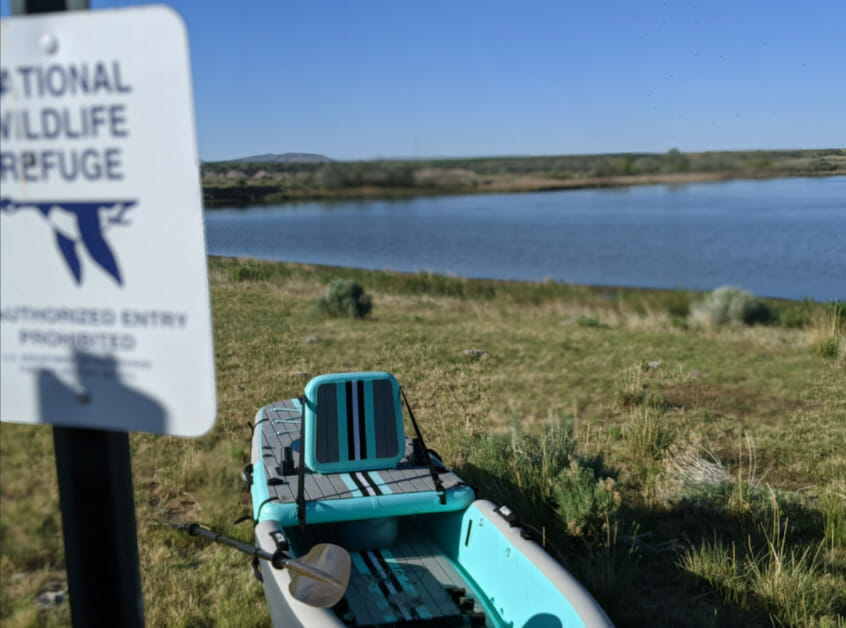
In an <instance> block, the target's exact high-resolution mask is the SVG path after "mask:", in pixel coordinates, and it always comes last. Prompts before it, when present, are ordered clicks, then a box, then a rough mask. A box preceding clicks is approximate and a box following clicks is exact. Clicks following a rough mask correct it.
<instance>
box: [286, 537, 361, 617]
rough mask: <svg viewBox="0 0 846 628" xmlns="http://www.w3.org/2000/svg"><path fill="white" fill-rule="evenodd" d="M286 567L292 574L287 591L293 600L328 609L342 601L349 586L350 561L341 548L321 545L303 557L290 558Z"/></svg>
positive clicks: (329, 544) (345, 551)
mask: <svg viewBox="0 0 846 628" xmlns="http://www.w3.org/2000/svg"><path fill="white" fill-rule="evenodd" d="M285 568H286V569H288V571H289V572H290V573H291V584H290V585H288V591H289V592H290V593H291V596H292V597H293V598H294V599H297V600H299V601H300V602H303V603H304V604H308V605H309V606H318V607H321V608H327V607H329V606H334V605H335V604H337V603H338V602H340V601H341V598H342V597H344V593H346V592H347V585H348V584H349V583H350V569H351V568H352V560H351V559H350V555H349V552H347V550H345V549H344V548H343V547H340V546H338V545H332V544H331V543H320V544H319V545H315V546H314V547H312V548H311V551H310V552H309V553H308V554H306V555H305V556H303V557H302V558H298V559H293V558H289V559H287V560H286V561H285Z"/></svg>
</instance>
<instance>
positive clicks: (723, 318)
mask: <svg viewBox="0 0 846 628" xmlns="http://www.w3.org/2000/svg"><path fill="white" fill-rule="evenodd" d="M690 313H691V317H692V318H693V319H694V320H697V321H699V322H702V323H707V324H708V325H723V324H725V323H731V324H735V325H738V324H743V325H755V324H763V325H766V324H768V323H771V322H773V321H774V320H775V313H774V312H773V310H772V308H770V306H769V305H767V304H766V303H765V302H764V301H762V300H761V299H759V298H758V297H756V296H755V295H754V294H752V293H751V292H746V291H745V290H741V289H740V288H734V287H731V286H721V287H719V288H717V289H716V290H714V291H713V292H710V293H708V294H707V295H706V296H705V298H704V299H703V300H702V301H698V302H696V303H694V304H693V305H692V306H691V308H690Z"/></svg>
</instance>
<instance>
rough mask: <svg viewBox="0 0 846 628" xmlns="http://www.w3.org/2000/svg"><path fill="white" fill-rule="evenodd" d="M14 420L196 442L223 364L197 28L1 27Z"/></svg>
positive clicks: (157, 19)
mask: <svg viewBox="0 0 846 628" xmlns="http://www.w3.org/2000/svg"><path fill="white" fill-rule="evenodd" d="M0 24H2V27H1V28H2V37H0V47H1V48H2V54H1V55H0V122H2V128H0V131H2V136H0V137H1V138H2V145H0V275H1V276H0V418H2V420H3V421H13V422H22V423H51V424H54V425H64V426H74V427H86V428H95V429H106V430H113V431H146V432H154V433H160V434H175V435H182V436H198V435H200V434H203V433H204V432H206V431H208V429H210V428H211V426H212V424H213V423H214V417H215V412H216V400H215V381H214V352H213V348H212V334H211V314H210V310H209V290H208V275H207V267H206V251H205V237H204V232H203V216H202V199H201V192H200V181H199V159H198V156H197V142H196V136H195V130H194V109H193V102H192V94H191V73H190V67H189V61H188V44H187V36H186V32H185V26H184V24H183V22H182V20H181V18H180V17H179V16H178V15H177V14H176V13H175V12H173V11H172V10H170V9H168V8H166V7H161V6H155V7H137V8H130V9H120V10H103V11H96V12H87V11H85V12H73V13H54V14H45V15H38V16H20V17H14V18H10V19H6V20H2V22H0Z"/></svg>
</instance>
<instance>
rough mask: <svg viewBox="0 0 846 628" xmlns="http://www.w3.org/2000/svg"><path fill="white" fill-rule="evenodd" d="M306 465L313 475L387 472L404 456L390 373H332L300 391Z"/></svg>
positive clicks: (396, 389) (398, 408)
mask: <svg viewBox="0 0 846 628" xmlns="http://www.w3.org/2000/svg"><path fill="white" fill-rule="evenodd" d="M303 450H304V452H305V464H306V466H307V467H308V468H309V469H311V470H312V471H316V472H318V473H343V472H349V471H366V470H368V469H391V468H394V467H396V466H397V463H398V462H399V461H400V459H401V458H402V457H403V455H405V432H404V430H403V423H402V405H401V404H400V390H399V383H398V382H397V380H396V379H395V378H394V376H393V375H391V374H390V373H384V372H371V373H333V374H330V375H320V376H318V377H315V378H314V379H312V380H311V381H310V382H309V383H308V384H307V385H306V387H305V433H304V434H303Z"/></svg>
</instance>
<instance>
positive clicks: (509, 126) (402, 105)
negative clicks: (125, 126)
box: [2, 0, 846, 160]
mask: <svg viewBox="0 0 846 628" xmlns="http://www.w3.org/2000/svg"><path fill="white" fill-rule="evenodd" d="M90 1H91V5H92V7H93V8H95V9H96V8H104V7H112V6H125V5H129V4H134V3H130V2H121V1H115V0H90ZM168 4H170V5H171V6H173V7H174V8H175V9H176V10H177V11H178V12H179V13H180V14H181V15H182V17H183V18H184V20H185V22H186V24H187V27H188V33H189V37H190V42H191V63H192V68H193V75H194V93H195V103H196V113H197V130H198V137H199V149H200V156H201V158H202V159H204V160H217V159H226V158H232V157H239V156H245V155H250V154H257V153H266V152H273V153H282V152H315V153H322V154H325V155H327V156H329V157H332V158H335V159H371V158H377V157H450V156H485V155H546V154H573V153H598V152H626V151H650V152H664V151H666V150H668V149H669V148H672V147H678V148H679V149H681V150H683V151H685V150H688V151H698V150H720V149H757V148H823V147H826V148H828V147H846V70H844V68H846V2H844V1H843V0H828V1H822V0H820V1H814V0H810V1H808V2H802V3H799V2H774V1H770V2H752V1H749V2H746V1H743V2H738V1H737V0H733V1H731V2H702V1H701V0H700V1H698V2H670V1H668V2H603V1H596V2H588V1H587V0H585V1H580V2H565V1H563V0H560V1H527V2H516V1H515V2H492V1H488V2H476V1H474V2H470V1H464V0H451V1H449V2H447V1H436V0H426V1H417V0H416V1H399V0H392V1H382V0H369V1H364V0H357V1H344V2H342V1H340V0H338V1H331V2H330V1H318V0H308V1H302V0H301V1H298V2H271V1H264V2H262V1H254V2H235V1H233V0H226V1H225V2H224V1H222V0H214V1H205V2H201V1H184V2H180V1H174V2H170V3H168ZM2 12H3V15H4V16H5V15H8V13H9V1H8V0H2Z"/></svg>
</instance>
